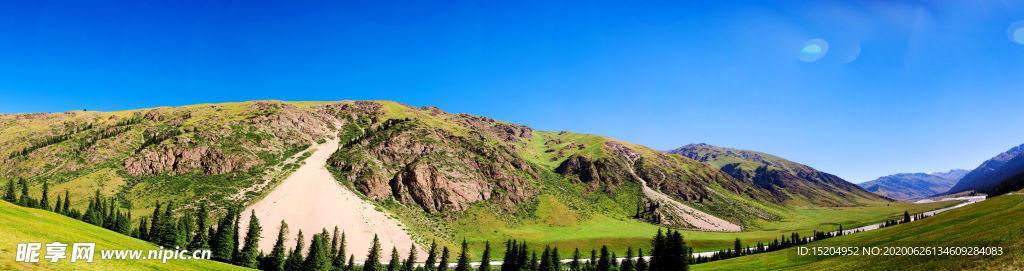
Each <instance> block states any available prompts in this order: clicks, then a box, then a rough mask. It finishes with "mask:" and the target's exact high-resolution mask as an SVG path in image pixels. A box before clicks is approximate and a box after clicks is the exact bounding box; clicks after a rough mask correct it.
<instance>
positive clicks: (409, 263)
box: [402, 243, 416, 271]
mask: <svg viewBox="0 0 1024 271" xmlns="http://www.w3.org/2000/svg"><path fill="white" fill-rule="evenodd" d="M415 264H416V243H413V244H412V245H410V246H409V258H406V260H405V262H404V263H402V271H413V270H414V269H416V268H415V266H414V265H415Z"/></svg>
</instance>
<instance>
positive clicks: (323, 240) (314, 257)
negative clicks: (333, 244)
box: [302, 229, 331, 271]
mask: <svg viewBox="0 0 1024 271" xmlns="http://www.w3.org/2000/svg"><path fill="white" fill-rule="evenodd" d="M328 235H330V234H328V233H327V229H324V232H322V233H320V234H314V235H313V242H312V243H310V244H309V253H308V254H306V261H305V262H304V263H303V264H302V269H303V270H312V271H326V270H330V269H331V259H330V256H329V255H330V253H331V250H330V248H328V247H327V246H328V242H327V239H328V238H330V237H329V236H328Z"/></svg>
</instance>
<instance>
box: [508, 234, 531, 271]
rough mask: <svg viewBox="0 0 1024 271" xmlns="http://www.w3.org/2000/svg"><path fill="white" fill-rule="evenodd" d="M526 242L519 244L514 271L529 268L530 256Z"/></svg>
mask: <svg viewBox="0 0 1024 271" xmlns="http://www.w3.org/2000/svg"><path fill="white" fill-rule="evenodd" d="M527 251H528V249H527V248H526V241H522V242H519V249H516V265H515V266H513V269H512V270H515V271H521V270H523V269H525V268H527V267H529V265H528V264H529V262H528V261H529V260H530V255H529V254H527Z"/></svg>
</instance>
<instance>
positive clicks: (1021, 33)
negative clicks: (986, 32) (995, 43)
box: [1006, 21, 1024, 44]
mask: <svg viewBox="0 0 1024 271" xmlns="http://www.w3.org/2000/svg"><path fill="white" fill-rule="evenodd" d="M1006 35H1007V36H1008V37H1009V38H1010V41H1013V42H1015V43H1017V44H1024V21H1018V22H1015V23H1013V24H1010V27H1009V28H1007V29H1006Z"/></svg>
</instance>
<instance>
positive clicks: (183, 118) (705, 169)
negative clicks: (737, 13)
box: [0, 101, 932, 250]
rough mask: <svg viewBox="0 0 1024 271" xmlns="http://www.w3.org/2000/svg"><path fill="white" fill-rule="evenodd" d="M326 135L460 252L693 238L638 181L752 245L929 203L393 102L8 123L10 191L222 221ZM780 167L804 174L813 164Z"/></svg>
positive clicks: (340, 164) (341, 167) (336, 162)
mask: <svg viewBox="0 0 1024 271" xmlns="http://www.w3.org/2000/svg"><path fill="white" fill-rule="evenodd" d="M328 138H339V139H340V140H341V142H342V146H341V147H340V148H339V149H338V150H337V151H336V152H335V153H334V155H332V157H331V159H330V160H329V161H328V165H327V166H328V169H329V170H331V172H332V173H333V174H334V175H335V177H336V178H337V179H338V180H339V181H340V182H341V183H342V184H343V185H345V186H348V187H349V188H351V189H352V190H353V191H355V192H356V193H357V194H359V195H360V196H361V197H364V198H365V199H368V200H370V201H371V202H373V203H375V204H377V205H378V206H379V207H380V208H382V209H386V210H387V211H389V212H391V213H392V214H394V215H395V217H396V218H398V219H400V220H402V222H404V224H405V225H407V226H409V227H410V230H411V232H412V234H413V235H414V237H416V238H417V239H419V240H420V241H421V242H427V241H428V240H432V239H435V240H439V241H440V242H441V243H442V244H447V245H449V246H454V245H455V242H456V241H457V240H460V239H462V238H467V239H469V240H470V242H471V244H472V245H473V249H477V248H478V247H479V246H480V245H479V244H482V243H483V242H484V241H485V240H490V241H492V243H494V242H501V241H503V240H504V239H505V238H520V239H525V240H527V241H530V242H532V243H535V244H539V243H541V242H552V243H555V244H565V245H566V246H572V247H580V248H582V249H586V250H589V249H591V248H595V247H599V245H600V244H604V243H608V244H611V245H613V247H625V246H634V247H636V246H645V244H646V243H647V241H646V240H647V238H649V237H650V236H651V235H652V234H653V232H654V231H655V230H656V229H657V228H658V226H666V227H674V228H682V229H687V228H691V227H690V226H691V225H688V224H686V222H685V221H684V220H682V219H678V218H679V216H682V215H685V214H680V213H673V212H671V211H666V210H664V209H659V208H657V206H656V205H655V204H653V203H652V202H651V201H650V200H649V199H647V197H646V196H644V194H643V193H642V192H641V191H642V190H641V186H640V182H639V180H638V179H639V178H642V179H644V180H646V182H647V183H648V186H649V187H651V188H652V189H654V190H655V191H658V192H660V193H663V194H665V195H668V196H669V197H671V198H673V199H675V200H677V201H679V202H682V203H683V204H686V205H688V206H690V207H693V208H695V209H697V210H699V211H701V212H705V213H708V214H711V215H714V216H717V217H719V218H723V219H726V220H729V221H730V222H731V223H735V224H737V225H742V226H743V227H744V229H745V230H746V231H747V232H744V233H742V234H747V235H743V236H744V237H749V238H755V239H757V238H765V239H768V238H769V236H773V235H778V234H779V233H784V232H788V231H793V230H797V231H810V230H811V229H819V230H820V229H832V228H834V227H836V226H837V224H838V223H843V224H844V225H845V226H850V225H846V224H849V223H857V222H858V221H861V220H865V219H874V220H881V219H882V218H881V217H880V216H888V215H894V214H898V213H902V211H904V210H907V209H910V210H912V212H913V210H917V209H921V208H925V207H926V206H932V205H915V206H909V205H907V206H904V205H900V204H895V203H894V204H891V205H890V204H889V203H887V202H883V201H880V200H879V198H877V197H874V196H872V195H870V194H868V196H864V195H861V194H859V193H846V192H843V191H847V190H842V187H837V186H834V185H832V186H827V187H822V188H823V189H822V190H814V187H804V188H806V189H802V190H800V194H799V195H800V196H799V197H797V198H800V197H805V198H806V199H805V200H798V201H777V200H774V199H776V198H778V197H779V194H778V191H774V190H772V189H771V187H767V188H766V187H762V186H758V185H755V184H754V183H752V182H751V181H749V180H745V179H742V178H736V177H733V176H731V175H729V174H727V173H726V172H723V171H722V170H720V169H719V168H717V167H715V166H712V165H714V163H712V165H709V164H706V163H701V162H700V161H696V160H694V159H690V158H687V157H685V156H681V155H675V154H667V153H663V152H660V151H657V150H654V149H651V148H648V147H645V146H641V145H637V144H632V143H628V142H623V141H620V140H616V139H612V138H607V137H603V136H598V135H589V134H578V133H571V132H565V131H562V132H555V131H536V130H533V129H532V128H530V127H527V126H523V125H518V124H513V123H508V122H504V121H500V120H494V119H491V118H487V117H482V116H474V115H469V114H454V113H449V112H445V111H443V110H441V109H438V108H434V107H413V106H408V105H404V104H400V103H395V102H389V101H339V102H281V101H253V102H242V103H224V104H200V105H191V106H183V107H161V108H150V109H138V110H128V111H119V112H93V111H88V112H85V111H73V112H64V113H53V114H42V113H38V114H0V150H2V151H0V159H2V160H3V161H2V163H0V183H2V184H5V183H7V180H8V179H24V180H25V181H26V182H27V183H28V184H29V186H30V190H31V191H33V192H32V193H33V194H38V193H39V192H38V191H40V190H41V186H42V183H44V182H46V183H49V184H50V186H51V195H50V196H51V197H54V196H56V195H63V193H64V191H68V192H69V193H70V195H71V202H72V203H73V204H72V208H75V209H83V208H85V207H86V206H87V205H88V200H87V198H86V197H88V195H91V194H92V193H93V192H94V191H95V190H97V189H98V190H100V193H101V194H102V195H104V196H113V197H115V198H116V199H117V201H118V204H119V205H120V206H122V207H123V208H126V209H130V210H133V212H132V218H134V219H136V220H137V219H139V218H142V217H144V216H145V215H148V214H150V213H151V211H152V209H153V207H154V206H155V205H156V203H157V202H166V201H174V202H175V204H173V206H174V207H175V209H177V211H178V212H179V213H181V212H183V211H191V210H195V209H197V208H198V207H199V206H206V207H207V208H208V209H209V210H211V213H213V214H220V213H223V210H224V209H225V208H227V207H230V206H242V205H246V204H250V203H252V202H253V201H254V200H255V199H259V198H261V197H262V196H263V195H265V194H266V193H267V192H268V191H269V189H251V188H253V187H269V188H272V187H274V186H275V184H276V183H277V182H279V181H280V180H282V179H283V177H284V176H286V175H287V173H288V171H289V170H290V169H294V168H295V166H294V163H301V161H295V162H291V160H289V159H287V158H289V157H296V156H301V154H300V153H301V151H302V150H304V149H305V148H307V146H309V145H310V144H311V143H313V142H321V141H323V140H325V139H328ZM773 165H774V164H773ZM777 166H778V168H779V169H780V170H792V172H796V174H799V172H798V171H797V170H801V169H802V168H803V167H805V166H802V165H799V164H795V163H793V164H783V163H779V164H777ZM787 172H789V171H787ZM826 177H827V176H826ZM830 189H831V190H836V189H839V190H836V191H838V192H836V191H831V190H830ZM794 191H796V190H794ZM786 193H791V192H788V191H784V192H783V194H786ZM815 193H821V194H822V196H821V197H816V196H814V195H815ZM786 195H788V194H786ZM793 195H797V194H795V193H794V194H793ZM820 199H826V200H820ZM835 202H839V203H843V204H834V205H833V204H831V203H835ZM812 203H829V204H812ZM836 205H840V206H843V207H836ZM828 206H831V207H828ZM832 212H841V213H844V214H846V215H843V216H835V215H829V214H834V213H832ZM876 217H877V218H876ZM692 235H694V236H695V238H696V239H693V240H695V241H697V240H705V241H697V243H698V244H702V246H700V247H698V248H700V249H705V248H707V249H709V250H710V249H717V248H722V247H724V246H726V245H728V242H729V241H730V240H731V239H732V237H730V235H728V234H719V233H707V234H705V233H698V232H693V234H692Z"/></svg>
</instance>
